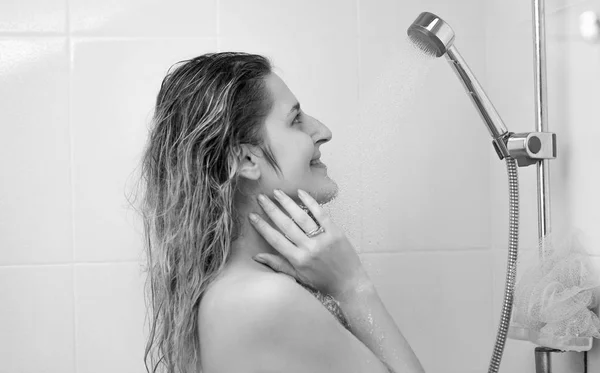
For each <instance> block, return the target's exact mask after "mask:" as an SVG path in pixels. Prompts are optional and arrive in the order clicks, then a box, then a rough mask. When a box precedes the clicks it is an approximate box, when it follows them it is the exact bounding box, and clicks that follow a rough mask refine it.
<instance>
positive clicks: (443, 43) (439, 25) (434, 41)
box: [407, 12, 509, 159]
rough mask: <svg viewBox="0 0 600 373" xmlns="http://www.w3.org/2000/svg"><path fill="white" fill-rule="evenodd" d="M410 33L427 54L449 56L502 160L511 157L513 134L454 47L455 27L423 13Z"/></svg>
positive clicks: (418, 46) (448, 58)
mask: <svg viewBox="0 0 600 373" xmlns="http://www.w3.org/2000/svg"><path fill="white" fill-rule="evenodd" d="M407 34H408V37H409V38H410V40H411V41H412V43H413V44H414V45H415V46H416V47H417V48H418V49H419V50H420V51H422V52H423V53H426V54H428V55H429V56H435V57H441V56H443V55H445V56H446V59H447V60H448V62H449V63H450V66H451V67H452V68H453V69H454V72H456V75H457V76H458V78H459V79H460V81H461V82H462V83H463V85H464V87H465V89H466V90H467V92H468V93H469V97H471V100H472V101H473V104H474V105H475V107H476V108H477V110H478V112H479V115H480V116H481V118H482V119H483V121H484V122H485V124H486V126H487V128H488V131H489V132H490V135H492V138H493V145H494V149H495V150H496V153H498V156H499V157H500V159H503V158H504V157H508V156H509V153H508V149H507V147H506V141H507V139H506V138H507V137H508V136H507V135H509V132H508V130H507V129H506V127H505V126H504V123H503V122H502V119H501V118H500V115H499V114H498V112H496V109H495V108H494V105H492V102H491V101H490V100H489V98H488V97H487V96H486V94H485V92H484V90H483V88H482V87H481V85H480V84H479V82H478V81H477V79H476V78H475V75H474V74H473V72H471V70H470V69H469V67H468V66H467V63H466V62H465V60H464V59H463V58H462V56H461V55H460V53H458V49H457V48H456V46H454V44H453V43H454V31H453V30H452V28H451V27H450V26H449V25H448V24H447V23H446V22H444V21H443V20H442V19H441V18H440V17H438V16H436V15H435V14H432V13H429V12H423V13H421V14H420V15H419V16H418V17H417V19H416V20H415V21H414V22H413V23H412V24H411V25H410V27H409V28H408V30H407Z"/></svg>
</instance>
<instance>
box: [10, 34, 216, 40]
mask: <svg viewBox="0 0 600 373" xmlns="http://www.w3.org/2000/svg"><path fill="white" fill-rule="evenodd" d="M61 37H62V38H64V37H66V38H71V39H77V40H180V39H182V40H197V39H214V37H213V36H106V35H85V34H80V35H78V34H75V35H73V33H68V34H67V33H64V32H28V33H24V32H22V33H17V32H13V33H1V32H0V39H16V38H22V39H37V38H61Z"/></svg>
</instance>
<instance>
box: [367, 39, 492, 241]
mask: <svg viewBox="0 0 600 373" xmlns="http://www.w3.org/2000/svg"><path fill="white" fill-rule="evenodd" d="M360 43H361V44H360V48H361V53H360V91H359V95H360V108H361V112H360V115H361V126H360V127H359V129H360V132H359V135H360V137H361V138H362V139H363V141H362V143H363V144H362V146H361V147H360V149H361V150H362V151H363V152H362V154H361V157H360V158H361V159H363V163H364V165H365V167H364V170H363V175H362V176H363V177H362V180H363V186H362V190H363V191H364V196H363V206H364V210H363V211H362V212H361V214H362V215H363V216H364V218H363V220H364V222H365V223H364V227H363V229H364V238H363V245H365V247H366V251H407V250H420V249H433V250H446V249H466V248H475V247H479V248H484V247H487V246H488V242H489V205H488V200H489V171H488V162H489V150H488V148H489V147H491V145H490V142H491V141H490V139H489V134H488V132H487V130H486V129H485V126H484V125H483V123H482V121H481V117H480V116H479V114H478V112H477V110H476V108H475V106H474V105H473V103H472V101H471V99H470V96H469V95H468V94H467V92H466V90H465V89H464V87H463V85H462V83H461V81H460V79H458V77H457V76H456V74H455V73H454V71H453V69H452V68H451V67H450V66H449V64H448V63H447V62H446V61H445V59H431V58H427V57H425V56H423V55H421V53H419V52H417V51H416V49H415V48H414V47H413V46H412V45H411V44H409V43H408V41H407V40H406V38H404V37H378V36H374V37H366V36H365V37H361V39H360ZM483 47H484V39H483V38H465V39H463V40H462V43H461V47H460V50H461V53H462V54H463V57H464V58H465V60H467V61H470V65H471V66H472V70H473V72H474V74H476V75H477V76H481V77H483V76H484V74H483V72H484V71H485V70H484V67H485V66H484V61H485V60H484V58H485V56H484V54H483ZM432 232H435V233H434V234H432Z"/></svg>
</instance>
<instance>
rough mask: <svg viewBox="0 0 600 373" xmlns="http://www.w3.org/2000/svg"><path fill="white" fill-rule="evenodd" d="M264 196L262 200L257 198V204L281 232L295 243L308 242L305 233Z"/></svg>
mask: <svg viewBox="0 0 600 373" xmlns="http://www.w3.org/2000/svg"><path fill="white" fill-rule="evenodd" d="M264 197H265V198H264V200H263V201H261V199H260V198H259V199H258V201H259V204H260V206H261V207H262V209H263V210H265V212H266V213H267V215H268V216H269V218H270V219H271V220H272V221H273V222H274V223H275V225H277V227H278V228H279V229H280V230H281V232H282V233H283V234H284V235H286V236H288V237H289V239H290V240H292V242H294V243H295V244H296V245H299V246H300V245H302V244H306V243H307V242H308V237H307V236H306V233H304V231H302V229H300V227H298V226H297V225H296V223H294V221H293V220H292V219H290V218H289V217H288V216H287V215H286V214H284V213H283V211H281V210H280V209H279V207H277V205H275V203H274V202H273V201H271V200H270V199H269V197H267V196H264Z"/></svg>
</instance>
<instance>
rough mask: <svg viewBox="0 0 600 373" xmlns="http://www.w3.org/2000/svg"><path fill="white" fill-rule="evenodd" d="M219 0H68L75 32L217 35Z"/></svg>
mask: <svg viewBox="0 0 600 373" xmlns="http://www.w3.org/2000/svg"><path fill="white" fill-rule="evenodd" d="M216 4H217V0H196V1H189V0H169V1H167V0H153V1H144V0H69V26H70V29H71V31H72V33H73V34H75V35H94V36H97V35H102V36H119V37H123V36H125V37H136V36H140V37H184V38H189V37H214V36H216V30H217V26H216V25H217V8H216Z"/></svg>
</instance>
